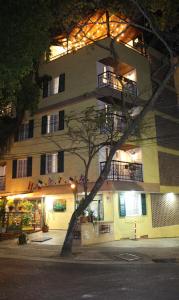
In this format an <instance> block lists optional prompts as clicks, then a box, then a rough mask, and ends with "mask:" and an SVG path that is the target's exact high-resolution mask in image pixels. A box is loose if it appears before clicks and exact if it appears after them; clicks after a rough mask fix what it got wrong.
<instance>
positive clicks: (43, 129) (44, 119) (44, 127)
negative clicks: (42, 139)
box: [41, 116, 47, 134]
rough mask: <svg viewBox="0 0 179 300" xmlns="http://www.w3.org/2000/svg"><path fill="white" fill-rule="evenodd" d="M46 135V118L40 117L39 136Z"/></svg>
mask: <svg viewBox="0 0 179 300" xmlns="http://www.w3.org/2000/svg"><path fill="white" fill-rule="evenodd" d="M46 133H47V116H43V117H42V126H41V134H46Z"/></svg>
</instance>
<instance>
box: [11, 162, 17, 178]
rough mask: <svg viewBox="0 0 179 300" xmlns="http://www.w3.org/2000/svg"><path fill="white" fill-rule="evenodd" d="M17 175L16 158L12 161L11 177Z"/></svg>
mask: <svg viewBox="0 0 179 300" xmlns="http://www.w3.org/2000/svg"><path fill="white" fill-rule="evenodd" d="M16 177H17V159H14V160H13V161H12V178H16Z"/></svg>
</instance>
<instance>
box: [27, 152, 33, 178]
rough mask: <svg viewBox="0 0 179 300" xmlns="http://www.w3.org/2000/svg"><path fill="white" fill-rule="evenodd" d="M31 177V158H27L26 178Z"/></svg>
mask: <svg viewBox="0 0 179 300" xmlns="http://www.w3.org/2000/svg"><path fill="white" fill-rule="evenodd" d="M30 176H32V157H31V156H29V157H28V158H27V177H30Z"/></svg>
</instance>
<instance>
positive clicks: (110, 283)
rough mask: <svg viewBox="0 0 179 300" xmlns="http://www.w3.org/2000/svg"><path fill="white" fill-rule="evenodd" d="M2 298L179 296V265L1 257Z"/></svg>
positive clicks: (172, 299) (140, 299) (153, 299)
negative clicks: (95, 262)
mask: <svg viewBox="0 0 179 300" xmlns="http://www.w3.org/2000/svg"><path fill="white" fill-rule="evenodd" d="M0 266H1V267H0V299H2V300H17V299H23V300H57V299H58V300H80V299H82V300H83V299H92V300H93V299H94V300H158V299H162V300H178V299H179V265H178V264H175V263H168V264H163V263H150V264H144V263H140V264H136V263H131V262H130V263H125V264H106V263H104V264H89V263H84V264H79V263H76V264H72V263H62V262H60V261H58V262H56V261H39V260H37V261H34V260H33V261H29V260H23V259H9V258H8V259H5V258H0Z"/></svg>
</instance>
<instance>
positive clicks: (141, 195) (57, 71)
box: [0, 11, 179, 243]
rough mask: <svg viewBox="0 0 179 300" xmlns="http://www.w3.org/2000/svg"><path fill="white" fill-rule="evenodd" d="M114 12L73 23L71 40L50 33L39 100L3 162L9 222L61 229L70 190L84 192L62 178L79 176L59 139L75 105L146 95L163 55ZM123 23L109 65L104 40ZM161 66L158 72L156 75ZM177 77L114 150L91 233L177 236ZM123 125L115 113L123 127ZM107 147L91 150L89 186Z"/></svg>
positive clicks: (70, 205)
mask: <svg viewBox="0 0 179 300" xmlns="http://www.w3.org/2000/svg"><path fill="white" fill-rule="evenodd" d="M120 21H121V20H120V16H114V15H111V14H109V13H106V12H102V11H99V12H97V13H96V14H95V15H93V16H90V17H89V18H87V19H85V21H84V22H83V23H80V24H79V26H77V27H76V28H74V29H73V31H72V32H71V34H70V36H69V37H68V39H67V38H65V37H64V36H59V37H56V40H57V41H58V42H59V46H52V47H51V56H50V60H49V61H48V62H45V61H43V62H42V64H41V66H40V74H41V76H42V77H43V92H42V97H41V99H40V103H39V109H38V111H37V112H36V114H35V115H34V116H31V115H30V114H29V113H28V112H27V113H26V115H25V118H24V121H23V124H22V125H21V127H20V129H19V132H18V134H17V136H16V137H15V138H14V144H13V147H12V149H11V150H10V152H9V153H7V154H6V155H5V157H4V159H3V160H2V161H1V165H0V190H1V202H2V200H4V199H7V204H6V217H5V222H6V226H7V228H6V229H7V230H15V229H17V228H19V227H20V226H23V229H24V230H32V229H33V230H34V229H35V230H38V229H40V228H41V227H42V224H43V223H44V222H46V223H47V224H48V225H49V228H50V229H67V227H68V223H69V220H70V217H71V214H72V212H73V210H74V205H75V203H74V202H75V200H76V199H74V196H75V197H77V198H78V199H81V198H82V197H83V190H82V187H81V184H80V183H78V194H74V193H73V192H72V190H71V187H70V181H69V178H71V179H74V178H75V179H76V180H77V181H78V182H79V181H80V178H81V175H83V172H84V171H83V165H82V163H81V161H80V160H79V159H78V158H76V157H74V156H73V155H72V154H71V153H69V152H65V151H64V149H66V148H68V147H69V145H70V144H69V141H68V139H64V137H65V133H66V126H65V122H64V119H65V116H66V115H68V114H69V113H70V112H71V111H73V112H74V113H75V114H76V116H78V113H79V112H80V111H82V110H84V109H85V108H87V107H89V106H91V105H94V106H98V107H99V106H100V105H103V106H104V105H107V104H109V99H113V100H114V101H116V102H119V103H122V99H123V98H122V97H123V96H124V95H127V96H129V97H128V99H127V101H128V102H129V104H130V105H132V106H133V102H132V104H131V99H136V98H139V99H140V103H142V104H143V103H145V101H146V100H147V99H148V98H149V97H150V95H151V94H152V88H153V84H154V82H152V81H151V74H152V73H153V72H154V68H156V67H158V66H159V65H160V64H161V65H162V64H163V61H164V59H163V56H162V55H161V53H159V52H158V51H157V50H153V49H148V52H146V50H145V47H144V44H143V38H142V33H141V32H140V31H139V30H136V29H134V28H132V27H129V28H127V27H126V25H125V24H123V22H122V24H121V23H120ZM120 32H123V33H121V35H120V36H119V37H117V40H116V41H115V43H114V47H115V50H116V51H117V53H118V55H119V57H120V62H119V64H118V65H117V66H116V65H114V60H113V58H112V56H111V53H109V51H108V50H106V47H107V46H109V44H110V42H111V39H113V37H116V36H117V35H118V34H119V33H120ZM94 41H98V42H99V41H100V45H101V46H99V45H98V44H96V43H94ZM162 72H163V73H162ZM161 73H162V74H164V73H165V68H161ZM162 74H159V73H157V74H156V78H155V84H156V82H157V80H158V82H159V81H160V80H162V77H161V76H163V75H162ZM152 78H153V77H152ZM178 82H179V75H178V73H177V72H176V75H175V80H173V81H171V82H170V83H169V85H168V86H167V87H166V90H165V92H164V93H163V95H162V96H161V98H160V99H159V101H158V102H157V104H156V109H155V110H153V111H151V112H149V113H148V115H147V117H146V118H145V124H144V129H143V132H142V137H141V138H140V139H138V140H135V141H134V142H131V141H128V142H127V143H126V144H125V145H123V147H122V149H120V150H118V151H117V152H116V154H115V157H114V159H113V162H112V165H111V171H110V174H109V176H108V179H107V180H106V182H105V184H104V185H103V187H102V189H101V190H100V192H99V193H98V195H97V196H96V198H95V199H94V201H93V203H91V205H90V207H91V210H92V211H93V212H94V214H95V216H96V219H97V220H98V221H97V222H96V224H98V225H96V226H97V227H96V228H97V231H95V234H96V235H95V238H96V237H97V236H98V235H100V234H101V235H100V238H99V239H100V241H105V240H112V239H121V238H136V237H137V238H142V237H143V238H144V237H145V238H147V237H148V238H155V237H174V236H179V176H178V174H179V173H178V169H179V140H178V128H179V119H178V112H177V107H178V106H177V105H178V104H177V103H178V102H177V101H178V100H177V97H176V89H179V85H177V84H176V83H178ZM135 106H136V107H138V106H139V105H138V104H136V103H135ZM130 107H131V106H130ZM121 126H122V123H121V119H120V126H119V131H120V130H121V132H122V129H121ZM156 137H157V138H156ZM57 143H58V144H60V146H61V147H59V146H58V145H57ZM106 155H107V147H105V148H104V149H103V150H101V151H100V152H99V153H98V155H96V156H95V158H94V159H93V161H92V165H91V168H90V172H89V186H91V185H92V184H93V183H94V182H95V180H96V178H97V177H98V175H99V172H100V170H101V168H103V166H104V162H105V159H106ZM78 199H77V200H78ZM84 226H87V224H86V225H84ZM86 228H87V227H86ZM92 231H94V230H93V229H92V227H89V228H88V233H87V234H86V235H85V234H84V236H83V239H84V243H90V242H94V241H96V240H95V238H94V236H93V235H94V232H92ZM103 233H104V234H103ZM92 236H93V237H92ZM99 239H98V240H99ZM98 240H97V241H98Z"/></svg>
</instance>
